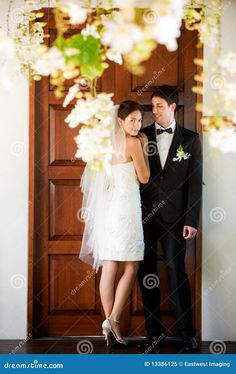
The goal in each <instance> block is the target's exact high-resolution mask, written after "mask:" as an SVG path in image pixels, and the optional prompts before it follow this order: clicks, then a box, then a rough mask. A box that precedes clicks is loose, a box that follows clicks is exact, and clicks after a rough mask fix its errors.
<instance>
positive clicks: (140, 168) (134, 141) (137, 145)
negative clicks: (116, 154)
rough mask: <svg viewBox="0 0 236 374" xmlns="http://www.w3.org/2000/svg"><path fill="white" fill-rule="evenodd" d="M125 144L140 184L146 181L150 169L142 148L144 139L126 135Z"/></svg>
mask: <svg viewBox="0 0 236 374" xmlns="http://www.w3.org/2000/svg"><path fill="white" fill-rule="evenodd" d="M145 141H146V140H145ZM145 144H146V143H145ZM126 146H127V151H128V153H129V154H130V156H131V158H132V160H133V163H134V167H135V170H136V173H137V176H138V180H139V181H140V183H142V184H146V183H148V181H149V177H150V169H149V162H148V156H147V154H146V152H144V150H143V147H144V139H142V140H140V138H137V137H128V138H127V140H126Z"/></svg>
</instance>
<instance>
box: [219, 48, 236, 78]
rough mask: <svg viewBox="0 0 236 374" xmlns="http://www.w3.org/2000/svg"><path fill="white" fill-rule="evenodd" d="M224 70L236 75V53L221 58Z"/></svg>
mask: <svg viewBox="0 0 236 374" xmlns="http://www.w3.org/2000/svg"><path fill="white" fill-rule="evenodd" d="M219 63H220V65H221V67H222V68H224V69H226V71H228V72H229V73H230V74H232V75H235V74H236V53H234V52H230V53H227V54H225V55H224V56H222V57H221V59H220V61H219Z"/></svg>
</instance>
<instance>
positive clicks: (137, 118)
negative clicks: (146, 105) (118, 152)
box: [118, 110, 142, 136]
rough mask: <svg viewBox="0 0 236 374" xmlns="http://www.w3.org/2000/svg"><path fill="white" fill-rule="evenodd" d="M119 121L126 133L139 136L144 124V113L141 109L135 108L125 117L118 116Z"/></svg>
mask: <svg viewBox="0 0 236 374" xmlns="http://www.w3.org/2000/svg"><path fill="white" fill-rule="evenodd" d="M118 122H119V124H120V126H122V127H123V129H124V130H125V133H126V134H128V135H130V136H137V135H138V132H139V130H140V129H141V126H142V113H141V112H140V111H139V110H135V111H134V112H132V113H130V114H129V115H128V116H127V117H126V118H125V119H121V118H120V117H118Z"/></svg>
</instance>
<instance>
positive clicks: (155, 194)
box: [140, 123, 202, 229]
mask: <svg viewBox="0 0 236 374" xmlns="http://www.w3.org/2000/svg"><path fill="white" fill-rule="evenodd" d="M141 131H142V132H144V133H145V134H146V135H147V137H148V141H149V143H148V147H147V149H148V155H149V164H150V171H151V175H150V180H149V182H148V183H147V184H141V186H140V188H141V201H142V210H143V222H144V223H145V222H148V220H149V219H150V218H151V217H152V216H154V215H155V213H156V212H159V213H160V217H161V219H162V220H163V222H167V223H174V222H178V221H183V224H184V225H188V226H192V227H195V228H196V229H197V228H198V222H199V214H200V207H201V195H202V155H201V144H200V139H199V135H198V134H197V133H195V132H193V131H190V130H188V129H185V128H182V127H181V126H179V125H178V124H177V123H176V128H175V133H174V136H173V140H172V143H171V146H170V150H169V154H168V156H167V159H166V163H165V165H164V168H163V169H162V167H161V163H160V158H159V154H158V148H157V142H156V130H155V123H153V124H152V125H150V126H148V127H146V128H144V129H142V130H141ZM180 145H182V147H183V149H184V152H185V153H187V152H188V153H190V157H189V158H188V159H186V160H184V159H182V160H181V161H180V162H179V161H173V158H174V157H176V152H177V149H178V147H179V146H180Z"/></svg>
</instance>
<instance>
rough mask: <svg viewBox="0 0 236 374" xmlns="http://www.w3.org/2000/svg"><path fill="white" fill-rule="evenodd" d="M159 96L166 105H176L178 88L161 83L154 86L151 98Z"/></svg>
mask: <svg viewBox="0 0 236 374" xmlns="http://www.w3.org/2000/svg"><path fill="white" fill-rule="evenodd" d="M156 96H158V97H161V98H162V99H164V100H165V101H166V102H167V103H168V105H170V104H173V103H175V104H176V106H177V105H178V88H177V87H173V86H168V85H163V86H159V87H156V88H155V90H154V91H153V93H152V96H151V98H153V97H156Z"/></svg>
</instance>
